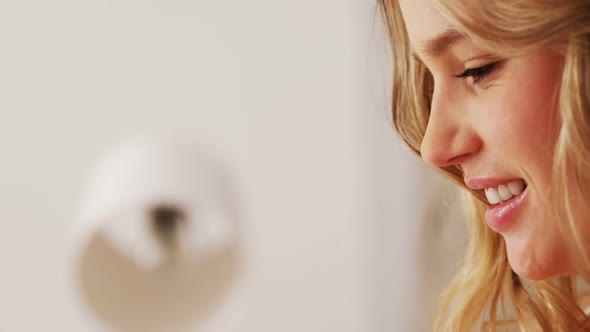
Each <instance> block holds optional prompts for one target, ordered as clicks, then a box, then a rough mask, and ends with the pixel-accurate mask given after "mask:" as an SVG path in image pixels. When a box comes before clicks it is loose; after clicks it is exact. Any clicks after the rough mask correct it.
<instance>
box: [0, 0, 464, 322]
mask: <svg viewBox="0 0 590 332" xmlns="http://www.w3.org/2000/svg"><path fill="white" fill-rule="evenodd" d="M0 41H1V45H2V46H1V52H0V60H1V61H0V91H1V92H0V96H1V98H0V110H1V111H0V112H1V114H2V115H3V116H2V120H1V121H0V151H2V154H1V155H0V164H1V167H0V169H1V172H0V220H1V225H2V231H1V232H0V249H1V250H0V262H1V263H2V265H1V269H0V294H1V295H0V332H4V331H7V332H21V331H23V332H28V331H60V332H63V331H72V332H74V331H75V332H79V331H118V330H121V327H120V326H118V327H117V326H115V325H116V324H115V325H113V324H112V322H109V321H108V320H106V319H104V317H102V316H101V315H100V314H97V313H96V311H95V310H93V309H92V307H89V306H88V305H86V303H87V300H86V299H85V298H84V296H83V295H81V293H83V292H81V290H80V287H79V284H78V283H79V281H78V275H77V274H76V266H78V265H79V264H80V262H78V261H76V258H73V256H76V254H77V253H76V252H75V251H76V250H80V249H79V248H78V247H76V246H73V245H72V243H73V242H75V241H76V236H77V235H76V234H75V232H73V229H74V226H75V224H76V218H77V214H78V211H79V209H80V204H81V203H82V198H81V197H82V195H83V193H84V191H85V188H86V186H87V183H88V181H89V177H90V175H91V170H92V169H93V167H94V166H95V164H96V162H97V160H98V159H99V158H100V156H101V155H102V154H103V153H104V151H106V150H108V148H109V147H110V146H113V145H116V144H118V143H119V142H121V141H124V140H126V139H127V138H128V137H130V136H133V135H136V134H142V133H148V134H150V135H159V134H165V135H178V136H183V137H190V138H191V139H192V140H194V141H196V142H198V143H199V145H200V146H203V147H205V148H206V149H208V150H209V151H213V152H214V154H215V155H216V156H217V158H218V159H219V160H220V161H222V163H223V167H224V168H225V169H227V170H228V172H229V173H230V174H229V176H230V177H231V179H232V183H234V190H235V197H236V201H237V204H238V205H239V209H238V210H239V216H238V218H237V222H238V224H239V225H238V228H239V229H240V234H239V243H240V245H239V247H238V248H237V254H236V257H237V258H236V260H235V266H234V267H233V269H232V272H231V273H232V276H231V278H228V280H229V281H228V282H226V283H224V284H223V285H221V286H219V285H217V284H215V285H214V284H212V285H211V286H210V287H211V288H215V287H222V288H223V290H222V291H220V292H219V294H220V295H219V298H218V299H216V301H215V303H214V304H212V305H211V306H210V308H208V309H207V311H206V314H201V315H195V316H194V320H193V321H192V322H190V324H189V325H188V326H185V327H184V329H183V331H207V332H208V331H211V332H218V331H219V332H230V331H232V332H233V331H236V332H237V331H240V332H276V331H280V332H295V331H308V332H315V331H318V332H326V331H338V332H369V331H375V332H380V331H429V330H431V329H432V328H431V326H432V322H433V319H434V316H435V313H436V308H437V306H438V302H437V301H438V296H439V293H440V291H441V290H442V288H443V287H444V285H445V283H446V282H447V281H448V280H449V277H450V276H451V274H452V270H453V267H454V266H455V262H457V260H458V258H459V257H460V251H461V248H462V247H463V245H464V242H465V240H464V235H463V228H462V227H463V226H462V221H461V217H460V211H459V207H458V205H457V204H458V203H457V198H456V196H457V192H456V191H455V189H453V188H452V187H451V186H450V185H449V184H447V182H446V181H445V180H443V179H441V178H440V176H438V175H437V174H434V172H432V171H431V170H429V169H427V168H426V167H425V166H423V165H422V163H421V162H420V161H419V160H418V158H417V157H415V156H413V155H411V153H410V152H409V150H408V149H407V148H405V147H404V146H403V144H402V143H401V142H400V141H399V140H398V138H397V137H396V136H395V133H394V132H393V130H392V129H391V126H390V124H389V118H388V108H389V102H390V101H389V99H388V98H389V91H390V85H389V80H390V75H391V71H392V69H393V68H391V65H390V63H389V56H390V55H389V51H388V46H387V40H386V37H385V35H384V30H383V27H382V23H381V21H380V18H379V13H378V10H377V8H376V5H375V3H374V2H373V1H361V0H344V1H335V0H326V1H283V0H279V1H268V0H252V1H237V0H229V1H186V0H167V1H163V0H142V1H138V0H118V1H113V0H111V1H108V0H76V1H74V0H70V1H66V0H55V1H41V0H22V1H2V2H0ZM123 189H124V188H122V190H123ZM199 282H206V281H202V280H201V281H199ZM199 287H201V289H208V287H209V285H207V284H205V285H199ZM196 297H197V301H198V300H199V299H198V294H197V295H196ZM117 329H118V330H117ZM165 332H173V331H165Z"/></svg>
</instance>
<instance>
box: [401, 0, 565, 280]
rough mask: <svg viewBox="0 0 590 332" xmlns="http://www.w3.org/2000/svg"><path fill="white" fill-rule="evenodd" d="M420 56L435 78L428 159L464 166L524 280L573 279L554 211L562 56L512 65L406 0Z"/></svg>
mask: <svg viewBox="0 0 590 332" xmlns="http://www.w3.org/2000/svg"><path fill="white" fill-rule="evenodd" d="M400 5H401V9H402V14H403V17H404V20H405V23H406V27H407V31H408V34H409V37H410V43H411V47H412V50H413V52H414V54H415V56H416V57H417V58H419V59H420V61H421V62H423V63H424V64H425V65H426V67H427V68H428V69H429V70H430V72H431V73H432V75H433V77H434V82H435V84H434V92H433V97H432V105H431V113H430V119H429V122H428V128H427V130H426V133H425V137H424V140H423V142H422V147H421V153H422V158H423V159H424V160H425V161H426V162H428V163H429V164H432V165H434V166H437V167H442V166H449V165H459V166H460V167H461V168H462V169H463V172H464V181H465V184H466V185H467V186H468V187H470V188H472V189H476V190H485V191H486V196H487V197H488V201H489V203H490V207H489V208H488V211H487V213H486V221H487V224H488V226H489V227H491V228H492V230H494V231H496V232H499V233H500V234H501V235H502V236H503V237H504V239H505V242H506V246H507V252H508V259H509V261H510V264H511V266H512V268H513V269H514V270H515V272H517V273H518V274H519V275H521V276H523V277H527V278H531V279H541V278H545V277H548V276H551V275H557V274H562V275H563V274H571V273H573V270H572V267H571V262H570V261H569V260H568V259H567V255H566V254H565V252H566V250H565V248H566V242H565V241H564V239H562V238H561V237H560V236H559V235H558V234H559V233H558V230H557V224H556V223H557V221H556V220H555V219H554V218H551V217H550V216H549V206H550V204H551V202H553V201H554V200H555V199H557V197H555V195H554V193H553V190H552V183H551V182H552V181H551V179H552V166H553V162H552V156H553V147H554V145H555V142H556V140H557V135H558V131H559V125H560V123H559V114H558V107H557V96H558V93H559V86H560V79H561V75H562V71H563V58H562V56H560V55H557V54H556V53H553V52H551V51H549V50H547V51H542V52H538V53H534V54H530V55H527V56H521V57H512V58H503V57H499V56H498V55H496V54H493V53H489V52H485V51H484V50H482V49H479V48H477V47H476V46H475V45H474V44H473V43H472V42H471V41H470V40H469V39H467V38H465V37H464V36H463V35H462V34H461V33H460V32H458V31H457V30H454V28H453V27H452V26H450V23H449V22H448V21H447V20H446V19H444V18H443V17H442V16H441V15H440V14H438V13H437V12H436V11H435V10H434V9H433V7H432V5H431V1H429V0H400Z"/></svg>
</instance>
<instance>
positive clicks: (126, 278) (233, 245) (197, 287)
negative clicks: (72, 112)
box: [74, 137, 238, 332]
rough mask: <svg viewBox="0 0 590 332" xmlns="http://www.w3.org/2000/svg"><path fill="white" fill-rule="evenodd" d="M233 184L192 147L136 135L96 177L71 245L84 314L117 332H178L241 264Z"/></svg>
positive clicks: (212, 301)
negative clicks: (90, 313) (86, 311)
mask: <svg viewBox="0 0 590 332" xmlns="http://www.w3.org/2000/svg"><path fill="white" fill-rule="evenodd" d="M233 189H234V187H233V183H232V182H231V179H230V177H229V174H227V172H226V171H225V170H224V167H223V165H222V164H221V163H220V162H219V160H217V159H214V158H213V157H212V156H211V155H210V154H206V153H205V152H204V151H203V150H202V149H199V148H198V147H197V146H196V145H195V144H194V143H190V142H187V141H180V140H174V139H158V138H149V137H143V138H136V139H133V140H130V141H128V142H125V143H123V144H121V145H119V146H116V147H114V148H113V149H111V150H109V151H107V153H106V154H105V156H104V157H103V158H102V159H101V160H100V162H99V163H98V165H97V167H96V169H95V171H94V172H93V173H92V175H91V178H90V183H89V185H88V188H87V191H86V195H85V196H84V197H83V201H82V206H81V209H80V214H79V218H78V220H77V228H76V232H75V238H74V245H75V248H74V254H75V258H74V260H75V264H74V265H75V271H74V273H75V277H76V279H77V281H78V284H79V286H80V294H81V295H82V298H83V299H84V300H85V302H86V303H88V305H89V306H88V307H89V308H90V309H91V310H92V311H93V312H94V313H95V314H96V316H97V317H99V318H100V319H101V320H103V321H104V322H106V323H107V324H108V325H109V326H112V327H113V329H115V330H121V331H126V332H140V331H141V332H152V331H153V332H155V331H166V332H173V331H181V330H183V329H184V328H186V327H187V326H193V325H194V324H196V321H198V320H200V319H204V318H205V316H206V315H207V314H208V313H210V312H211V310H213V309H214V308H215V307H216V305H218V303H219V302H220V300H221V299H222V297H223V293H224V290H226V289H227V287H228V286H229V283H230V281H231V279H232V276H233V275H234V274H235V273H236V268H237V264H238V255H237V253H238V250H237V248H238V236H237V234H238V231H237V219H238V214H237V207H236V205H237V204H236V197H235V192H234V190H233Z"/></svg>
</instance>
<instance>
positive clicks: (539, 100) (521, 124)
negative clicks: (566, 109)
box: [479, 60, 561, 168]
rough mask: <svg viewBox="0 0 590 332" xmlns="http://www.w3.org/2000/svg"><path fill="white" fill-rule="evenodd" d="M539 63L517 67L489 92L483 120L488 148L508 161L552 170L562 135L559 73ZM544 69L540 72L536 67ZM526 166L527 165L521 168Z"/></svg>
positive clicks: (552, 67) (532, 62) (481, 120)
mask: <svg viewBox="0 0 590 332" xmlns="http://www.w3.org/2000/svg"><path fill="white" fill-rule="evenodd" d="M538 62H539V61H537V62H535V61H532V60H531V61H530V62H529V63H528V64H521V66H516V68H519V69H515V70H513V71H512V74H511V75H506V77H505V78H504V79H503V80H502V82H501V84H499V85H498V86H497V87H494V88H493V90H492V91H489V93H488V95H487V96H486V102H485V107H483V113H482V115H481V118H480V121H479V122H480V123H483V128H481V130H482V134H483V136H485V137H487V138H488V142H487V143H488V147H490V148H492V149H494V150H496V151H497V152H498V153H499V155H505V156H504V157H509V160H519V161H521V162H525V163H535V164H537V163H543V165H538V164H537V165H529V166H533V167H534V166H537V167H541V168H547V167H550V164H551V160H552V157H553V153H552V151H553V147H554V146H555V143H556V141H557V137H558V134H559V127H560V120H559V118H560V117H559V109H558V95H559V89H558V87H559V82H560V78H561V75H560V71H559V70H558V68H555V67H554V66H549V67H548V66H543V65H542V64H541V63H538ZM539 67H541V68H543V69H542V70H538V69H537V68H539ZM520 166H522V167H525V168H526V166H527V165H520Z"/></svg>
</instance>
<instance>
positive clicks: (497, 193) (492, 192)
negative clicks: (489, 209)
mask: <svg viewBox="0 0 590 332" xmlns="http://www.w3.org/2000/svg"><path fill="white" fill-rule="evenodd" d="M525 188H526V182H525V181H524V180H522V179H517V180H513V181H511V182H508V183H506V184H501V185H498V186H495V187H488V188H485V194H486V198H487V199H488V202H489V203H490V205H494V204H499V203H503V202H507V201H509V200H511V199H512V198H514V197H516V196H518V195H520V193H522V192H523V191H524V189H525Z"/></svg>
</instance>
